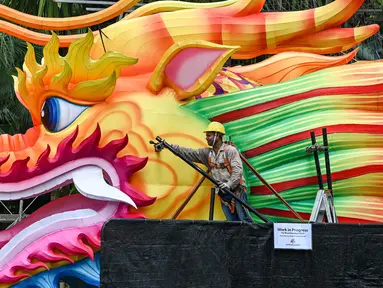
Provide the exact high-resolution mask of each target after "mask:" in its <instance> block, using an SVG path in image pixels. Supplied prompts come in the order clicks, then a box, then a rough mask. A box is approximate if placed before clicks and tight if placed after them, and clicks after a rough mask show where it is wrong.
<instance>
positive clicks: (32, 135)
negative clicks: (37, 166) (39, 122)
mask: <svg viewBox="0 0 383 288" xmlns="http://www.w3.org/2000/svg"><path fill="white" fill-rule="evenodd" d="M39 135H40V127H38V126H37V127H33V128H31V129H29V130H28V131H27V132H26V133H25V134H16V135H13V136H11V135H9V134H1V135H0V153H1V152H16V151H22V150H25V149H27V148H28V147H32V146H33V145H35V143H36V141H37V139H38V137H39Z"/></svg>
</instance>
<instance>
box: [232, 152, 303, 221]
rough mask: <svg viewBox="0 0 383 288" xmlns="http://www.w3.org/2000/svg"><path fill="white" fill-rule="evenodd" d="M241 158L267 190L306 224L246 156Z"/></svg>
mask: <svg viewBox="0 0 383 288" xmlns="http://www.w3.org/2000/svg"><path fill="white" fill-rule="evenodd" d="M239 156H240V157H241V159H242V162H243V163H245V164H246V166H247V167H248V168H249V169H250V170H251V172H253V173H254V175H255V176H257V177H258V179H259V180H260V181H261V182H262V183H263V184H264V185H265V186H266V187H267V189H269V190H270V191H271V192H273V193H274V195H275V196H277V198H278V199H279V200H281V201H282V203H283V204H285V205H286V207H287V208H288V209H289V210H290V211H291V212H292V213H293V214H294V215H295V216H296V217H297V218H298V219H299V220H300V221H301V222H304V220H303V218H302V217H301V216H300V215H299V214H298V213H297V212H296V211H295V210H294V209H293V207H291V206H290V205H289V203H287V201H286V200H285V199H283V197H282V196H281V195H280V194H279V193H278V192H277V191H275V189H274V188H273V187H272V186H271V185H270V184H269V183H267V181H266V180H265V179H264V178H263V177H262V175H261V174H259V172H258V171H257V170H256V169H255V168H254V167H253V166H252V165H251V164H250V162H249V161H248V160H247V159H246V158H245V156H243V155H242V154H241V153H240V154H239Z"/></svg>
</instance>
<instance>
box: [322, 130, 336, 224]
mask: <svg viewBox="0 0 383 288" xmlns="http://www.w3.org/2000/svg"><path fill="white" fill-rule="evenodd" d="M322 135H323V145H324V146H325V147H327V148H326V149H325V150H324V157H325V158H324V159H325V162H326V176H327V188H328V190H330V193H331V204H332V207H334V206H335V204H334V193H333V191H332V177H331V165H330V153H329V146H328V138H327V129H326V128H323V129H322ZM332 213H333V215H332V216H333V218H334V222H335V223H337V222H338V217H337V216H336V211H335V209H332Z"/></svg>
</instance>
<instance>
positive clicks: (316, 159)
mask: <svg viewBox="0 0 383 288" xmlns="http://www.w3.org/2000/svg"><path fill="white" fill-rule="evenodd" d="M310 135H311V143H312V144H313V145H315V144H316V139H315V132H310ZM314 159H315V167H316V170H317V177H318V185H319V189H321V190H323V179H322V172H321V169H320V163H319V155H318V151H317V150H314Z"/></svg>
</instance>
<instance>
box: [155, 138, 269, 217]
mask: <svg viewBox="0 0 383 288" xmlns="http://www.w3.org/2000/svg"><path fill="white" fill-rule="evenodd" d="M156 140H157V141H158V142H160V144H155V143H154V144H155V149H156V151H157V150H158V149H159V148H158V147H159V146H161V145H162V146H163V147H166V148H167V149H169V150H170V151H171V152H172V153H173V154H174V155H176V156H178V157H179V158H181V159H182V160H184V161H185V162H186V163H187V164H189V165H190V166H191V167H192V168H194V169H195V170H196V171H198V172H199V173H201V174H202V175H203V176H205V178H206V179H208V180H210V181H211V182H212V183H213V184H214V185H215V186H217V187H218V186H219V184H218V182H217V181H216V180H215V179H214V178H213V177H211V176H210V175H209V174H207V173H206V172H205V171H203V170H202V169H201V168H200V167H198V166H197V165H195V164H194V163H193V162H191V161H189V160H188V159H186V158H185V157H183V156H182V155H180V154H178V153H177V151H176V150H174V148H173V147H172V146H171V145H169V144H168V143H167V142H166V141H165V140H163V139H162V138H161V137H159V136H157V137H156ZM223 192H226V193H228V194H230V195H231V196H232V197H234V199H236V200H237V201H238V202H239V203H241V204H242V205H243V206H245V207H246V208H247V209H249V211H251V212H253V213H254V214H255V215H256V216H258V217H259V218H260V219H261V220H262V221H264V222H265V223H272V222H271V221H270V220H269V219H267V218H266V217H265V216H263V215H262V214H261V213H259V212H258V211H257V210H255V209H254V208H253V207H251V206H250V205H249V204H247V203H246V202H244V201H243V200H242V199H241V198H239V197H238V196H237V195H235V194H234V193H233V192H232V191H230V189H227V188H225V189H223Z"/></svg>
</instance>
